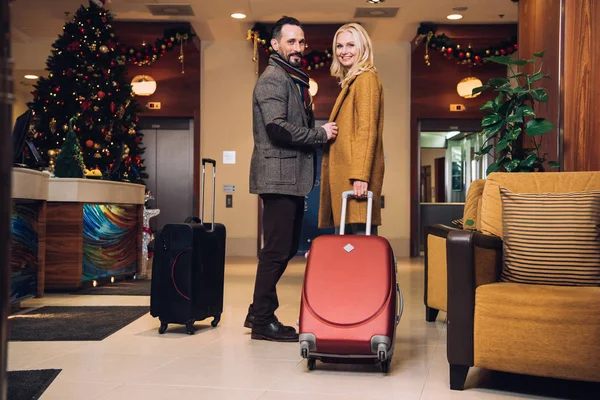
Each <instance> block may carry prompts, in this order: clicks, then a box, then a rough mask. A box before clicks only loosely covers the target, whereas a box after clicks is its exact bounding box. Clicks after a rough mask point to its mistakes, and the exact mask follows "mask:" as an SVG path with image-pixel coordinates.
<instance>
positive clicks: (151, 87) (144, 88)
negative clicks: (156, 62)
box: [131, 75, 156, 96]
mask: <svg viewBox="0 0 600 400" xmlns="http://www.w3.org/2000/svg"><path fill="white" fill-rule="evenodd" d="M131 90H133V93H134V94H135V95H136V96H151V95H153V94H154V92H156V81H155V80H154V78H152V77H151V76H149V75H136V76H135V77H134V78H133V80H132V81H131Z"/></svg>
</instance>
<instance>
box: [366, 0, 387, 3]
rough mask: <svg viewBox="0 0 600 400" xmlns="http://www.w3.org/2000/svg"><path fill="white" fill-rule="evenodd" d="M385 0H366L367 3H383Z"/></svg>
mask: <svg viewBox="0 0 600 400" xmlns="http://www.w3.org/2000/svg"><path fill="white" fill-rule="evenodd" d="M384 1H385V0H367V3H371V4H379V3H383V2H384Z"/></svg>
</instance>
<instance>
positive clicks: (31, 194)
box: [10, 168, 49, 304]
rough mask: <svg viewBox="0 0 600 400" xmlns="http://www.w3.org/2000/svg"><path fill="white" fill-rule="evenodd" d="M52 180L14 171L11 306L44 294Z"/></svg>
mask: <svg viewBox="0 0 600 400" xmlns="http://www.w3.org/2000/svg"><path fill="white" fill-rule="evenodd" d="M48 180H49V175H48V174H46V173H43V172H38V171H34V170H30V169H25V168H13V170H12V187H11V197H12V210H11V235H12V240H11V257H10V267H11V271H12V278H11V289H10V302H11V304H18V303H20V302H21V301H23V300H25V299H28V298H31V297H35V296H38V297H39V296H42V295H43V294H44V270H45V255H46V208H47V206H46V200H47V199H48Z"/></svg>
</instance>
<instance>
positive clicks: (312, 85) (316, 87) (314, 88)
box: [308, 78, 319, 97]
mask: <svg viewBox="0 0 600 400" xmlns="http://www.w3.org/2000/svg"><path fill="white" fill-rule="evenodd" d="M308 83H309V88H308V91H309V92H310V95H311V96H312V97H315V96H316V95H317V92H318V91H319V85H318V84H317V81H315V80H314V79H313V78H310V81H309V82H308Z"/></svg>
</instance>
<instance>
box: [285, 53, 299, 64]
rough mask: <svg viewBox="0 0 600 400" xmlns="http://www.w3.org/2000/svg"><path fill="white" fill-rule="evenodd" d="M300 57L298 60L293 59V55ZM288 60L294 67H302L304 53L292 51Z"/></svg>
mask: <svg viewBox="0 0 600 400" xmlns="http://www.w3.org/2000/svg"><path fill="white" fill-rule="evenodd" d="M295 56H297V57H298V61H292V57H295ZM287 62H288V63H290V65H291V66H292V67H296V68H300V66H301V65H302V54H300V53H290V54H288V57H287Z"/></svg>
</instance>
